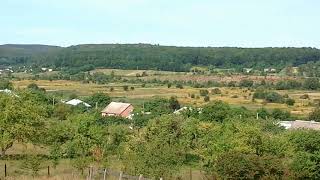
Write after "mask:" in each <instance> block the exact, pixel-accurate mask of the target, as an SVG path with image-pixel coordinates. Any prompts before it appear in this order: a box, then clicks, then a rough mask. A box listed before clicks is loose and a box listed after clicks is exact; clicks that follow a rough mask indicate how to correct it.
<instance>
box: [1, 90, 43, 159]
mask: <svg viewBox="0 0 320 180" xmlns="http://www.w3.org/2000/svg"><path fill="white" fill-rule="evenodd" d="M0 109H1V111H0V151H1V155H2V156H4V155H5V153H6V151H7V150H8V149H9V148H11V147H12V145H13V143H14V142H16V141H19V142H32V141H37V140H39V138H41V136H43V134H42V133H43V132H45V126H44V116H45V110H44V108H43V107H41V106H38V105H36V104H33V103H32V102H30V101H23V100H22V98H18V97H15V96H14V97H12V96H8V95H4V94H0Z"/></svg>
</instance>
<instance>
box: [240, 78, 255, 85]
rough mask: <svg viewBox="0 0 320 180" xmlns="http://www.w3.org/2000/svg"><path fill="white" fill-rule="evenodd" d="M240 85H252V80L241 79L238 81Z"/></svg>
mask: <svg viewBox="0 0 320 180" xmlns="http://www.w3.org/2000/svg"><path fill="white" fill-rule="evenodd" d="M239 86H240V87H252V86H253V81H252V80H248V79H243V80H241V81H240V83H239Z"/></svg>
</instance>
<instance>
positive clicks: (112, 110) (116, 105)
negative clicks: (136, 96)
mask: <svg viewBox="0 0 320 180" xmlns="http://www.w3.org/2000/svg"><path fill="white" fill-rule="evenodd" d="M133 109H134V108H133V106H132V105H131V104H129V103H121V102H111V103H110V104H109V105H108V106H107V107H105V108H104V109H103V110H102V111H101V115H102V116H120V117H124V118H130V117H131V114H132V111H133Z"/></svg>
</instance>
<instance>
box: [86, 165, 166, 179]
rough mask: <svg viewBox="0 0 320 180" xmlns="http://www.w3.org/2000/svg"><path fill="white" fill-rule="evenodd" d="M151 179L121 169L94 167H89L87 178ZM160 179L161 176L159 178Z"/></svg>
mask: <svg viewBox="0 0 320 180" xmlns="http://www.w3.org/2000/svg"><path fill="white" fill-rule="evenodd" d="M96 179H103V180H107V179H108V180H114V179H115V180H153V179H150V178H146V177H143V175H142V174H140V176H132V175H128V174H125V173H123V172H122V171H113V170H111V169H96V170H95V169H94V168H93V167H90V168H89V170H88V176H87V180H96ZM160 180H162V178H160Z"/></svg>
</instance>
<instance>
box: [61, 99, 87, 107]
mask: <svg viewBox="0 0 320 180" xmlns="http://www.w3.org/2000/svg"><path fill="white" fill-rule="evenodd" d="M66 104H69V105H72V106H78V105H79V104H83V105H84V106H86V107H91V105H90V104H88V103H86V102H83V101H81V100H80V99H72V100H70V101H67V102H66Z"/></svg>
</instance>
